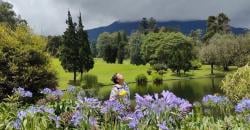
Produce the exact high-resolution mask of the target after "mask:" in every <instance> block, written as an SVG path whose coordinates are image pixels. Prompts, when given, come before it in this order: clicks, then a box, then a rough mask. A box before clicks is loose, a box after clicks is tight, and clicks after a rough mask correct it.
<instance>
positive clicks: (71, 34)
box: [59, 11, 79, 83]
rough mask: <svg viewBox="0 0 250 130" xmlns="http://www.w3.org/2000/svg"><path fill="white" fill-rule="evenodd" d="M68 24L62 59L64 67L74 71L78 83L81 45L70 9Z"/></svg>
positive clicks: (62, 47) (64, 36)
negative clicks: (77, 73) (77, 75)
mask: <svg viewBox="0 0 250 130" xmlns="http://www.w3.org/2000/svg"><path fill="white" fill-rule="evenodd" d="M66 24H67V25H68V27H67V29H66V31H65V32H64V34H63V42H62V46H61V54H60V57H59V59H60V61H61V65H62V67H63V68H64V69H65V70H66V71H69V72H74V83H76V72H77V71H78V63H79V60H78V59H79V45H78V43H79V42H77V37H76V28H75V27H76V24H75V23H73V20H72V17H71V14H70V11H68V20H67V21H66Z"/></svg>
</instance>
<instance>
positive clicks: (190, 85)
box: [97, 78, 222, 102]
mask: <svg viewBox="0 0 250 130" xmlns="http://www.w3.org/2000/svg"><path fill="white" fill-rule="evenodd" d="M221 80H222V78H202V79H189V80H169V81H165V82H164V83H163V84H162V85H153V84H152V83H148V85H146V86H136V84H129V88H130V91H131V98H132V99H134V95H135V93H138V94H140V95H146V94H153V93H160V92H162V91H163V90H169V91H171V92H173V93H174V94H175V95H177V96H179V97H182V98H184V99H187V100H189V101H190V102H193V101H200V100H201V99H202V97H203V96H205V95H207V94H215V93H222V91H221V90H220V89H219V85H220V84H221ZM111 88H112V86H105V87H102V88H100V89H99V90H98V92H97V94H98V96H99V98H101V99H103V100H105V99H108V97H109V93H110V90H111Z"/></svg>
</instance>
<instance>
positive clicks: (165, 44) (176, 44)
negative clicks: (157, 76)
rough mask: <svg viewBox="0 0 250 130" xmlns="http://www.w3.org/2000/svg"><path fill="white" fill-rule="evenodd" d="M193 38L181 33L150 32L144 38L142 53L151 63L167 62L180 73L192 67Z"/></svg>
mask: <svg viewBox="0 0 250 130" xmlns="http://www.w3.org/2000/svg"><path fill="white" fill-rule="evenodd" d="M192 49H193V46H192V44H191V39H190V38H188V37H186V36H184V35H183V34H181V33H163V32H160V33H149V34H148V35H147V36H144V38H143V44H142V53H143V55H144V57H145V59H146V61H147V62H149V63H150V64H151V65H152V64H156V63H163V64H166V65H167V66H168V67H169V68H170V69H172V70H173V71H175V72H176V73H177V74H178V75H179V74H180V71H181V70H184V72H186V71H188V70H189V69H190V68H191V60H192V58H193V55H192Z"/></svg>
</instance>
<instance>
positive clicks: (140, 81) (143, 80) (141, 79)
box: [135, 74, 148, 86]
mask: <svg viewBox="0 0 250 130" xmlns="http://www.w3.org/2000/svg"><path fill="white" fill-rule="evenodd" d="M135 81H136V84H137V85H138V86H144V85H147V82H148V78H147V76H146V75H144V74H139V75H137V76H136V78H135Z"/></svg>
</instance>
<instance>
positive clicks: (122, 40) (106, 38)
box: [97, 31, 128, 64]
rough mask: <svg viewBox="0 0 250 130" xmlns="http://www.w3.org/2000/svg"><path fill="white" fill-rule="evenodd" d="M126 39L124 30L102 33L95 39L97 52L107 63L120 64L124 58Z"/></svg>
mask: <svg viewBox="0 0 250 130" xmlns="http://www.w3.org/2000/svg"><path fill="white" fill-rule="evenodd" d="M127 43H128V40H127V36H126V34H125V32H123V31H120V32H114V33H102V34H100V35H99V37H98V39H97V45H98V52H99V55H100V56H101V57H103V60H104V61H106V62H107V63H115V62H116V59H117V60H118V63H119V64H122V62H123V60H124V59H125V56H126V53H128V52H127V51H126V47H127V45H128V44H127Z"/></svg>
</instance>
